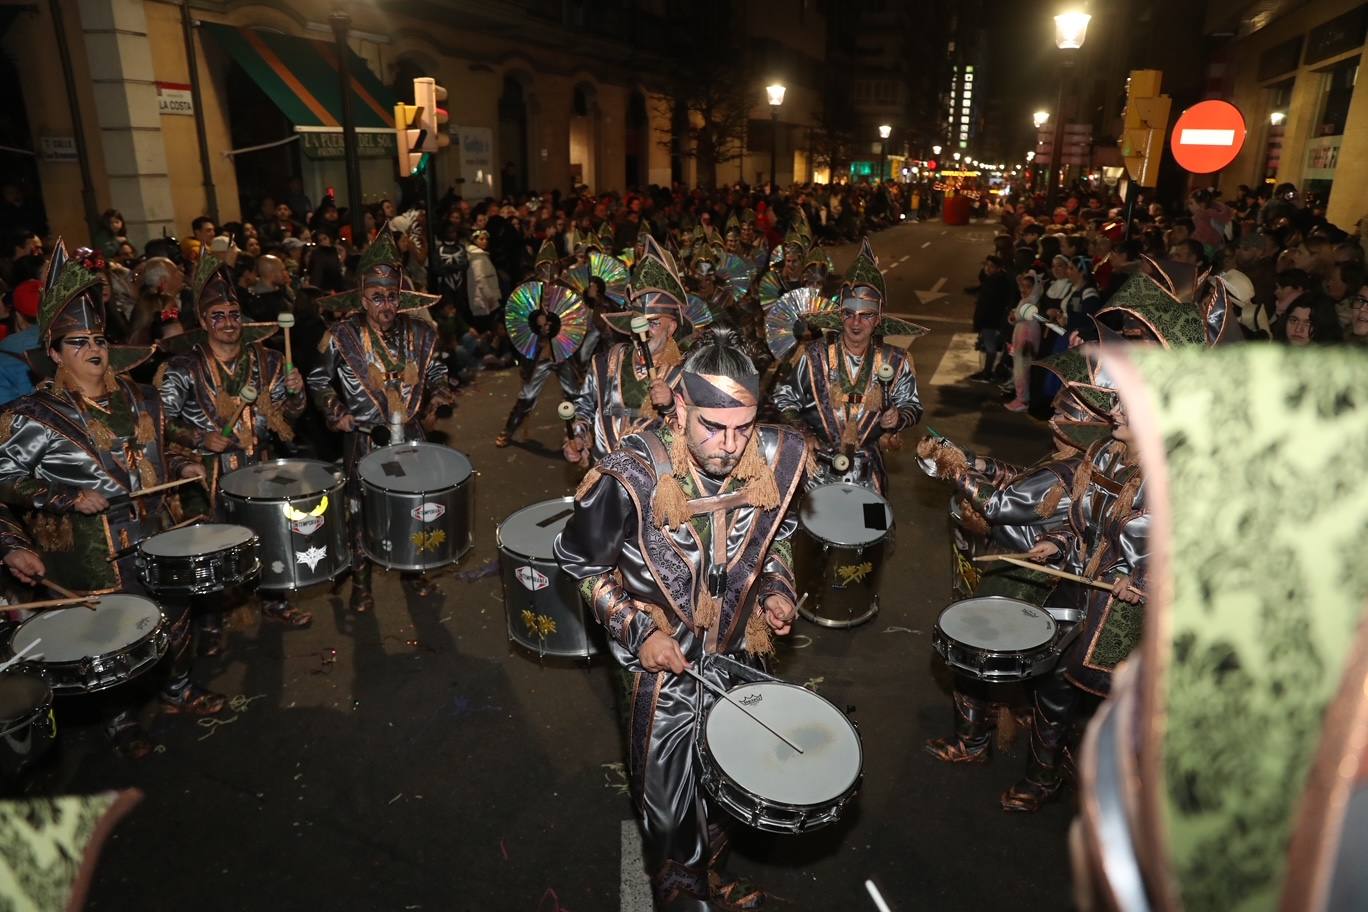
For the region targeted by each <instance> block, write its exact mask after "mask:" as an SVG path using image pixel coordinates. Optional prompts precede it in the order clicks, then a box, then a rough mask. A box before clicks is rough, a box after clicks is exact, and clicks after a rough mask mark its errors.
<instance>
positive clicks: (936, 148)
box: [931, 146, 941, 155]
mask: <svg viewBox="0 0 1368 912" xmlns="http://www.w3.org/2000/svg"><path fill="white" fill-rule="evenodd" d="M940 153H941V147H940V146H932V147H931V154H932V155H940Z"/></svg>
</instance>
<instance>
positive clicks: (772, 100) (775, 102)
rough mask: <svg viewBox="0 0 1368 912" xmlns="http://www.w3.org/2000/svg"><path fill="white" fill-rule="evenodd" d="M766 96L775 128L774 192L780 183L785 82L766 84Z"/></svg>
mask: <svg viewBox="0 0 1368 912" xmlns="http://www.w3.org/2000/svg"><path fill="white" fill-rule="evenodd" d="M765 97H766V98H768V99H769V106H770V123H771V124H772V125H773V130H771V131H770V193H773V192H774V191H775V187H776V185H777V184H778V180H777V178H776V174H777V169H778V165H779V106H780V105H782V104H783V103H784V84H783V83H782V82H772V83H770V84H769V85H767V86H765Z"/></svg>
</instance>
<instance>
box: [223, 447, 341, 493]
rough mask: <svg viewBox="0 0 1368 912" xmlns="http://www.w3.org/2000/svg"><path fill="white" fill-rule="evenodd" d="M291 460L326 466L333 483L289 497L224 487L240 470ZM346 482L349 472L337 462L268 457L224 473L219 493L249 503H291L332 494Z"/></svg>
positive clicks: (277, 464)
mask: <svg viewBox="0 0 1368 912" xmlns="http://www.w3.org/2000/svg"><path fill="white" fill-rule="evenodd" d="M291 462H305V463H310V464H313V465H320V466H323V467H324V468H325V470H326V471H327V472H328V474H329V475H331V476H332V477H333V483H332V485H330V486H329V487H326V488H323V489H322V490H319V491H315V492H313V493H311V494H291V495H290V496H289V497H258V496H254V495H251V494H234V493H232V492H231V491H227V490H225V489H224V487H223V483H224V482H225V481H226V480H228V479H229V478H231V477H232V476H234V475H236V474H237V473H238V472H243V471H246V470H247V469H258V468H261V467H262V466H279V465H282V464H285V463H291ZM346 483H347V473H346V472H345V471H343V470H342V469H340V468H339V467H338V465H337V463H335V462H324V461H323V460H322V459H283V458H282V459H267V460H265V461H264V462H254V463H252V464H251V465H246V466H243V467H242V468H240V469H234V470H233V471H231V472H229V473H228V474H227V475H224V476H223V477H222V478H220V479H219V484H218V489H219V493H220V494H222V495H223V496H224V497H231V498H232V499H234V500H241V501H246V502H248V503H290V502H292V501H294V500H296V499H303V498H306V497H317V496H319V495H320V494H331V493H332V492H333V491H335V490H337V489H338V488H341V487H344V486H345V485H346Z"/></svg>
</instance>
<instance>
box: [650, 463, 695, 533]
mask: <svg viewBox="0 0 1368 912" xmlns="http://www.w3.org/2000/svg"><path fill="white" fill-rule="evenodd" d="M689 518H690V512H689V498H688V495H686V494H685V493H684V488H683V486H681V485H680V483H679V479H678V478H675V477H674V476H673V475H666V476H665V477H664V478H662V479H660V480H659V481H658V482H656V491H655V495H654V496H653V497H652V498H651V521H652V522H654V523H655V525H656V528H657V529H660V528H669V529H678V528H680V527H681V526H683V525H684V524H685V523H686V522H688V521H689Z"/></svg>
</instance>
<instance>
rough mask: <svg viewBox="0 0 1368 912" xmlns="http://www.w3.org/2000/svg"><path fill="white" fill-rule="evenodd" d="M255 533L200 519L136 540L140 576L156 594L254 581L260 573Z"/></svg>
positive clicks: (217, 588) (215, 588)
mask: <svg viewBox="0 0 1368 912" xmlns="http://www.w3.org/2000/svg"><path fill="white" fill-rule="evenodd" d="M257 547H258V546H257V537H256V535H255V534H254V533H253V532H252V530H251V529H248V528H245V527H243V526H231V525H228V524H227V523H201V524H199V525H197V526H186V527H185V528H184V529H172V530H171V531H169V532H162V533H159V534H157V535H153V536H151V537H149V538H147V539H144V540H143V541H141V542H139V543H138V553H137V557H136V562H137V567H138V577H139V578H140V579H141V580H142V582H143V585H144V586H146V587H147V590H148V591H149V592H151V593H153V594H155V595H158V596H171V597H183V596H190V595H207V594H209V593H213V592H223V591H224V590H227V589H232V588H234V587H237V586H251V585H254V584H255V583H256V581H257V578H258V577H260V576H261V561H260V559H259V558H258V557H257Z"/></svg>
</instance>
